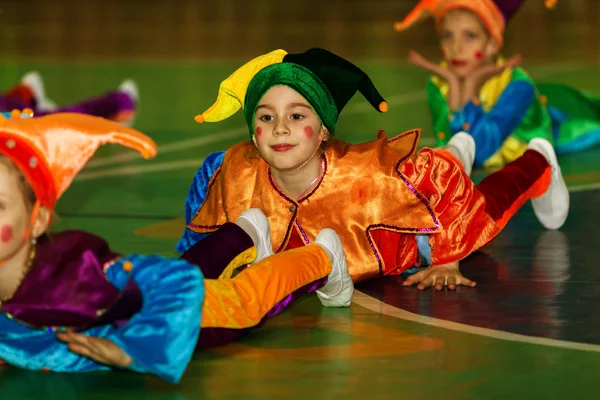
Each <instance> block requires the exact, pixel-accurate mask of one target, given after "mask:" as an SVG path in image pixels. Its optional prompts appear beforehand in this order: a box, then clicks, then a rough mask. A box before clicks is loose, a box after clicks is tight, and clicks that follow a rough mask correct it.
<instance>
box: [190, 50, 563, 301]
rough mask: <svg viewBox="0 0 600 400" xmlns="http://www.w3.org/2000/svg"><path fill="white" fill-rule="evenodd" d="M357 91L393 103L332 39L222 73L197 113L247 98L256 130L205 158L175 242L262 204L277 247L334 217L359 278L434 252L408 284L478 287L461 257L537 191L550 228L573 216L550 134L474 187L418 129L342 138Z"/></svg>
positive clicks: (214, 114) (215, 113)
mask: <svg viewBox="0 0 600 400" xmlns="http://www.w3.org/2000/svg"><path fill="white" fill-rule="evenodd" d="M357 90H359V91H360V92H361V93H362V94H363V95H364V96H365V97H366V98H367V100H368V101H369V102H370V103H371V105H373V107H374V108H376V109H378V110H379V111H386V110H387V103H385V101H384V99H383V98H382V97H381V95H380V94H379V93H378V91H377V90H376V89H375V87H374V85H373V83H372V82H371V80H370V79H369V77H368V76H367V75H366V74H365V73H364V72H363V71H361V70H360V69H359V68H358V67H357V66H355V65H353V64H351V63H350V62H348V61H347V60H344V59H342V58H341V57H338V56H336V55H335V54H333V53H330V52H328V51H326V50H323V49H311V50H308V51H307V52H305V53H299V54H288V53H287V52H285V51H284V50H276V51H273V52H271V53H268V54H265V55H262V56H259V57H257V58H255V59H253V60H251V61H250V62H248V63H247V64H245V65H244V66H242V67H240V68H239V69H238V70H237V71H236V72H234V73H233V74H232V75H231V76H230V77H229V78H228V79H226V80H225V81H223V82H222V84H221V89H220V92H219V97H218V98H217V102H216V103H215V104H214V105H213V106H212V107H211V108H209V109H208V110H207V111H206V112H205V113H203V114H202V115H201V116H199V117H198V118H197V120H198V121H201V122H202V121H207V122H216V121H220V120H222V119H225V118H227V117H229V116H231V115H232V114H234V113H235V112H236V111H237V110H239V109H240V108H242V109H243V112H244V115H245V118H246V122H247V124H248V127H249V131H250V135H251V139H252V140H251V141H246V142H243V143H240V144H237V145H235V146H233V147H232V148H230V149H229V150H228V151H227V152H225V153H213V154H211V155H209V156H208V157H207V159H206V161H205V162H204V165H203V166H202V168H200V170H199V171H198V173H197V174H196V177H195V178H194V182H193V183H192V185H191V187H190V191H189V194H188V198H187V200H186V220H187V223H188V226H187V229H186V230H185V232H184V233H183V235H182V237H181V239H180V241H179V244H178V250H179V251H185V249H186V248H188V247H189V246H190V245H193V244H194V243H197V242H198V241H201V240H205V238H206V237H207V234H208V233H210V232H212V231H214V230H215V229H216V228H217V227H219V226H221V225H222V224H224V223H226V222H228V221H231V220H232V219H235V218H236V217H237V215H239V214H240V212H241V211H242V210H244V209H246V208H248V207H256V208H260V209H261V210H263V212H264V213H265V214H266V215H267V217H268V218H269V222H270V225H271V232H272V235H271V237H272V242H273V243H272V244H273V248H274V249H276V251H282V250H286V249H290V248H294V247H298V246H304V245H308V244H310V243H312V241H313V240H314V237H315V236H316V233H317V232H318V231H319V229H320V228H321V227H322V226H324V225H328V226H332V227H333V228H334V229H335V230H336V232H337V233H338V234H339V235H340V237H341V239H342V243H343V244H344V250H345V253H346V257H347V260H348V267H349V270H350V274H351V275H352V278H353V279H354V281H355V282H356V281H361V280H365V279H371V278H374V277H379V276H385V275H393V274H401V273H403V272H405V271H408V270H410V269H411V268H412V267H414V266H415V265H421V260H422V259H426V260H427V263H426V265H433V267H432V268H427V269H426V270H424V271H420V272H419V273H418V274H416V275H414V276H413V277H412V278H410V279H409V280H408V281H407V282H408V283H407V284H411V283H419V284H420V285H419V286H420V287H421V288H424V287H428V286H435V287H436V288H439V289H441V288H442V287H443V286H445V285H447V286H448V287H450V288H453V287H454V286H455V285H457V284H466V285H469V286H472V285H473V283H472V282H471V281H469V280H468V279H466V278H464V277H463V276H462V274H460V272H459V270H458V268H457V263H456V262H457V261H459V260H461V259H463V258H464V257H466V256H468V255H469V254H471V253H472V252H474V251H476V250H477V249H479V248H481V247H482V246H484V245H485V244H487V243H488V242H489V241H490V240H491V239H493V238H494V237H495V236H496V235H497V234H498V233H499V232H500V231H501V230H502V228H503V227H504V226H505V224H506V222H507V221H508V220H509V219H510V217H511V216H512V215H514V213H515V212H516V211H517V210H518V209H519V208H520V207H521V206H522V205H523V204H524V203H525V202H526V201H527V200H528V199H533V206H534V210H535V212H536V215H537V216H538V218H539V219H540V221H541V222H542V224H543V225H544V226H546V227H547V228H549V229H557V228H559V227H560V226H561V225H562V224H563V223H564V221H565V220H566V217H567V214H568V208H569V194H568V191H567V189H566V185H565V183H564V180H563V178H562V175H561V172H560V167H559V166H558V163H557V161H556V157H555V154H554V151H553V149H552V146H551V145H550V144H549V143H548V142H546V141H543V140H539V141H532V142H531V144H530V145H529V150H528V151H527V152H526V153H525V154H524V155H523V157H521V158H520V159H518V160H516V161H515V162H514V163H512V164H509V165H507V166H506V167H505V168H504V169H503V170H500V171H498V172H496V173H494V174H492V175H490V176H488V177H487V178H486V179H485V180H484V181H482V182H481V183H480V184H479V185H477V186H476V185H474V183H473V182H472V181H471V180H470V179H469V177H468V176H467V175H466V174H465V173H464V172H463V171H462V168H461V167H460V166H459V165H458V164H457V163H456V162H455V161H454V159H453V158H452V157H449V156H447V155H445V154H443V153H442V152H439V151H438V152H436V151H433V150H431V149H427V148H425V149H422V150H421V151H419V152H416V149H417V142H418V136H419V132H418V131H410V132H407V133H405V134H402V135H399V136H397V137H395V138H392V139H389V140H388V139H387V138H386V137H384V136H381V137H379V138H378V139H377V140H375V141H373V142H369V143H363V144H359V145H353V144H349V143H345V142H343V141H341V140H338V139H335V138H333V133H334V130H335V125H336V122H337V117H338V115H339V113H340V112H341V110H342V109H343V107H344V106H345V104H347V102H348V101H349V100H350V98H351V97H352V96H353V95H354V93H355V92H356V91H357ZM208 237H210V236H208ZM419 238H420V239H419ZM422 239H424V240H422ZM419 241H421V244H419ZM423 242H424V243H423Z"/></svg>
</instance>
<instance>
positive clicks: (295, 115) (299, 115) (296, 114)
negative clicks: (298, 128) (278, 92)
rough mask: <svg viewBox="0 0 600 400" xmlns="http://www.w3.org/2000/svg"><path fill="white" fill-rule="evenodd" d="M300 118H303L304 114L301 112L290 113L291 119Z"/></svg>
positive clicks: (297, 119)
mask: <svg viewBox="0 0 600 400" xmlns="http://www.w3.org/2000/svg"><path fill="white" fill-rule="evenodd" d="M302 118H304V115H302V114H298V113H294V114H292V119H293V120H296V121H299V120H301V119H302Z"/></svg>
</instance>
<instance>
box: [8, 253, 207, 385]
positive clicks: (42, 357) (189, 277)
mask: <svg viewBox="0 0 600 400" xmlns="http://www.w3.org/2000/svg"><path fill="white" fill-rule="evenodd" d="M124 262H131V263H132V265H133V269H131V272H126V271H125V270H124V269H123V263H124ZM107 277H108V279H109V280H110V282H111V283H112V284H114V285H115V286H116V287H118V288H120V289H123V288H124V287H125V285H126V284H127V281H128V280H129V279H130V278H133V279H134V280H135V281H136V283H137V285H138V287H139V288H140V290H141V292H142V295H143V298H144V305H143V307H142V309H141V310H140V312H139V313H138V314H136V315H135V316H134V317H133V318H132V319H131V320H129V321H128V322H127V323H126V324H124V325H122V326H120V327H118V328H117V327H115V326H114V325H105V326H99V327H94V328H91V329H89V330H86V331H84V332H82V333H83V334H86V335H89V336H95V337H101V338H105V339H109V340H111V341H113V342H114V343H116V344H117V345H119V346H120V347H121V348H122V349H123V350H124V351H125V352H126V353H127V354H129V355H130V356H131V358H132V359H134V363H133V365H131V366H130V367H128V368H129V369H131V370H134V371H138V372H143V373H152V374H155V375H157V376H159V377H161V378H163V379H165V380H167V381H169V382H172V383H177V382H178V381H179V380H180V379H181V376H182V375H183V373H184V371H185V369H186V367H187V365H188V363H189V361H190V359H191V357H192V354H193V351H194V348H195V344H196V341H197V339H198V334H199V330H200V319H201V313H202V302H203V300H204V283H203V278H202V274H201V272H200V270H199V269H198V268H197V267H196V266H194V265H191V264H188V263H187V262H185V261H183V260H171V259H165V258H162V257H159V256H149V257H142V256H136V255H133V256H128V257H126V258H123V259H121V260H119V261H118V262H116V263H115V264H113V265H112V266H111V267H110V268H109V269H108V270H107ZM0 358H1V359H4V360H5V361H6V362H7V363H9V364H11V365H14V366H17V367H21V368H25V369H33V370H40V369H48V370H51V371H56V372H89V371H97V370H107V369H109V367H107V366H105V365H102V364H98V363H96V362H94V361H93V360H91V359H89V358H87V357H83V356H79V355H77V354H75V353H72V352H71V351H69V349H68V348H67V346H66V345H65V344H64V343H62V342H60V341H59V340H58V339H57V338H56V334H55V333H54V332H49V331H45V330H39V329H33V328H30V327H28V326H26V325H24V324H21V323H19V322H17V321H14V320H12V319H9V318H8V317H7V316H6V315H5V314H0Z"/></svg>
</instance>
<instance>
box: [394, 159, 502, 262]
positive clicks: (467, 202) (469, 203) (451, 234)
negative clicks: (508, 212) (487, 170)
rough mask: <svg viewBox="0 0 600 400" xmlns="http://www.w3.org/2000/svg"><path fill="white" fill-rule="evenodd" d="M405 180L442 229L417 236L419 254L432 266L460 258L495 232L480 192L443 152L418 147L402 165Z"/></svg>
mask: <svg viewBox="0 0 600 400" xmlns="http://www.w3.org/2000/svg"><path fill="white" fill-rule="evenodd" d="M403 171H404V172H405V173H406V177H407V178H408V180H409V181H410V182H411V183H412V184H413V185H414V187H415V188H416V189H417V190H418V191H419V193H421V194H422V195H423V196H424V197H425V198H426V199H428V202H429V206H430V207H431V208H432V209H433V211H434V212H435V215H436V216H437V218H438V221H439V223H440V225H441V227H442V230H441V231H439V232H436V233H432V234H430V235H429V237H428V241H427V242H428V244H429V245H430V247H429V246H427V245H426V243H424V238H425V237H426V236H423V237H418V238H417V243H418V246H419V255H420V257H421V258H422V259H425V260H426V261H428V262H429V263H430V264H431V265H441V264H447V263H451V262H454V261H460V260H462V259H463V258H465V257H467V256H468V255H470V254H471V253H472V252H474V251H475V250H477V249H479V248H480V247H481V246H483V245H484V244H486V243H488V242H489V241H490V240H491V239H492V238H493V237H494V236H495V235H496V234H497V233H498V232H497V229H496V227H497V225H496V223H495V221H494V220H493V219H492V218H491V217H490V215H489V214H488V211H487V210H486V202H485V199H484V197H483V194H482V193H481V192H479V191H478V190H476V187H475V184H474V183H473V181H471V179H470V178H469V176H468V175H466V174H465V173H464V171H463V170H462V168H461V167H460V166H458V165H457V164H456V163H455V162H454V161H452V160H450V159H448V158H446V157H445V156H444V155H443V154H440V153H439V152H436V151H433V150H431V149H423V150H421V151H420V152H419V153H418V155H417V157H413V158H412V159H411V160H410V161H407V162H406V163H405V165H404V166H403Z"/></svg>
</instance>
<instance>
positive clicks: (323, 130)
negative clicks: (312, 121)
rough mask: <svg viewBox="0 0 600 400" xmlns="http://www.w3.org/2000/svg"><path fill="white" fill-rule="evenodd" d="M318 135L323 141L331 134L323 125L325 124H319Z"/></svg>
mask: <svg viewBox="0 0 600 400" xmlns="http://www.w3.org/2000/svg"><path fill="white" fill-rule="evenodd" d="M319 137H320V138H321V140H322V141H323V142H326V141H328V140H329V138H330V137H331V134H330V133H329V129H327V128H326V127H325V125H321V129H320V130H319Z"/></svg>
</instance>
